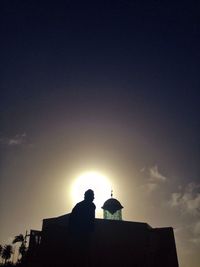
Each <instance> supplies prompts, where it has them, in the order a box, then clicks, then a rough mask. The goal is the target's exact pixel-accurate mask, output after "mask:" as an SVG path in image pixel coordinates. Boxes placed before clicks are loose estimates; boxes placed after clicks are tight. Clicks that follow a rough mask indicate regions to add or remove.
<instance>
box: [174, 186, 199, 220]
mask: <svg viewBox="0 0 200 267" xmlns="http://www.w3.org/2000/svg"><path fill="white" fill-rule="evenodd" d="M199 189H200V184H195V183H189V184H188V185H187V186H186V187H185V188H184V189H180V192H174V193H172V194H171V199H170V201H169V204H170V205H171V206H172V207H175V208H180V210H181V211H182V212H183V213H186V214H190V215H193V216H198V215H200V192H199Z"/></svg>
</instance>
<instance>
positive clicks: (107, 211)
mask: <svg viewBox="0 0 200 267" xmlns="http://www.w3.org/2000/svg"><path fill="white" fill-rule="evenodd" d="M102 209H103V215H104V216H103V217H104V219H109V220H122V211H121V210H122V209H123V206H122V205H121V203H120V202H119V201H118V200H117V199H116V198H113V197H112V194H111V198H109V199H108V200H106V201H105V202H104V204H103V207H102Z"/></svg>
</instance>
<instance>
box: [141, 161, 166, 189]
mask: <svg viewBox="0 0 200 267" xmlns="http://www.w3.org/2000/svg"><path fill="white" fill-rule="evenodd" d="M140 172H142V173H145V174H146V176H147V177H146V179H145V184H143V185H142V190H143V191H145V192H146V193H149V194H150V193H152V192H154V191H156V190H157V189H158V188H159V187H160V183H163V182H165V181H166V180H167V178H166V177H165V176H164V175H162V174H161V173H160V172H159V170H158V166H157V165H155V166H152V167H150V168H148V169H146V168H145V167H143V168H142V169H141V170H140Z"/></svg>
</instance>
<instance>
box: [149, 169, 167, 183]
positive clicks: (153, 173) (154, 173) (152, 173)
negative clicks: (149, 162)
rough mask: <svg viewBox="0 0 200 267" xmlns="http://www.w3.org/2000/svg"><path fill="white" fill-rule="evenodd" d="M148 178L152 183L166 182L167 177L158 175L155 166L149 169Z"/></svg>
mask: <svg viewBox="0 0 200 267" xmlns="http://www.w3.org/2000/svg"><path fill="white" fill-rule="evenodd" d="M149 176H150V178H149V180H150V181H152V182H165V181H166V180H167V177H165V176H164V175H163V174H161V173H160V171H159V170H158V166H157V165H155V166H153V167H151V168H150V169H149Z"/></svg>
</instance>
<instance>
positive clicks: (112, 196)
mask: <svg viewBox="0 0 200 267" xmlns="http://www.w3.org/2000/svg"><path fill="white" fill-rule="evenodd" d="M111 197H113V190H112V189H111Z"/></svg>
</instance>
